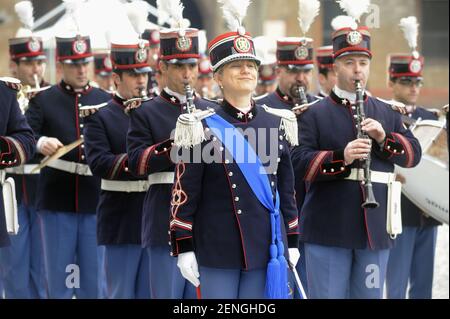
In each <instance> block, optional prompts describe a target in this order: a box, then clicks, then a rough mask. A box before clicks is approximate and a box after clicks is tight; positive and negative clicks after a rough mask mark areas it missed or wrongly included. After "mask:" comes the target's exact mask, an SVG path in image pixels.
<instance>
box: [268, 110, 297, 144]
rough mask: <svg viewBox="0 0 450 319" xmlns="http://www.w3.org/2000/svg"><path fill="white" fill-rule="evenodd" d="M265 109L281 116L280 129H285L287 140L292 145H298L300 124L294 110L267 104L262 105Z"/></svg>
mask: <svg viewBox="0 0 450 319" xmlns="http://www.w3.org/2000/svg"><path fill="white" fill-rule="evenodd" d="M262 107H263V109H264V110H265V111H266V112H267V113H270V114H273V115H276V116H278V117H281V123H280V130H283V131H284V136H285V137H286V140H287V141H288V142H289V143H290V144H291V145H292V146H297V145H298V126H297V117H296V116H295V114H294V113H293V112H292V111H289V110H281V109H274V108H271V107H268V106H267V105H265V104H264V105H262Z"/></svg>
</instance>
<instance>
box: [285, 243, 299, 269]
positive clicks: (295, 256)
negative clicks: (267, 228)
mask: <svg viewBox="0 0 450 319" xmlns="http://www.w3.org/2000/svg"><path fill="white" fill-rule="evenodd" d="M288 251H289V263H290V264H291V265H292V266H293V267H295V266H296V265H297V262H298V260H299V259H300V251H299V250H298V248H289V249H288Z"/></svg>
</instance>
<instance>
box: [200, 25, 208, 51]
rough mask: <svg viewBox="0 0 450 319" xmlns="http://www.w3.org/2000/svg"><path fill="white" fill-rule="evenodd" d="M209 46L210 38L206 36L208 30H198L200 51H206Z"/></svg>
mask: <svg viewBox="0 0 450 319" xmlns="http://www.w3.org/2000/svg"><path fill="white" fill-rule="evenodd" d="M207 48H208V39H207V37H206V31H205V30H199V31H198V51H199V52H200V53H206V50H207Z"/></svg>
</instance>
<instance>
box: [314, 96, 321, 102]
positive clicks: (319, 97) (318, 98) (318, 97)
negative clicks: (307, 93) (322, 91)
mask: <svg viewBox="0 0 450 319" xmlns="http://www.w3.org/2000/svg"><path fill="white" fill-rule="evenodd" d="M314 97H315V98H316V99H317V100H319V101H320V100H323V96H319V95H314ZM317 100H316V101H317Z"/></svg>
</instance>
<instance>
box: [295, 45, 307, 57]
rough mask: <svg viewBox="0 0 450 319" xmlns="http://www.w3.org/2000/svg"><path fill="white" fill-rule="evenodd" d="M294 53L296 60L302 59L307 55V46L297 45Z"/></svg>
mask: <svg viewBox="0 0 450 319" xmlns="http://www.w3.org/2000/svg"><path fill="white" fill-rule="evenodd" d="M294 54H295V57H296V59H297V60H304V59H306V58H307V57H308V48H306V47H304V46H299V47H298V48H297V49H295V51H294Z"/></svg>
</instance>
